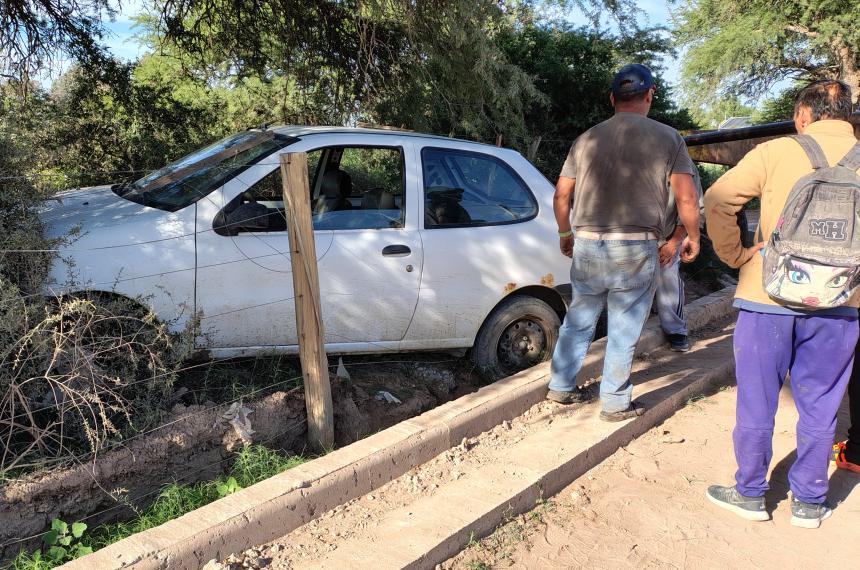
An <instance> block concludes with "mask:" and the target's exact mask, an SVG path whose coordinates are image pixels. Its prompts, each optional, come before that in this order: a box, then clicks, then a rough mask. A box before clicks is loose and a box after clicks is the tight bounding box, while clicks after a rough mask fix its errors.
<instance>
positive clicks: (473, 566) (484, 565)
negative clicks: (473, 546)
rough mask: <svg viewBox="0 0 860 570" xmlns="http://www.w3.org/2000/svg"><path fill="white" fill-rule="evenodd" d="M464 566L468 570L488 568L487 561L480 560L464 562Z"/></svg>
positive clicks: (487, 569)
mask: <svg viewBox="0 0 860 570" xmlns="http://www.w3.org/2000/svg"><path fill="white" fill-rule="evenodd" d="M466 568H468V569H469V570H490V567H489V566H488V565H487V563H486V562H481V561H480V560H472V561H471V562H468V563H466Z"/></svg>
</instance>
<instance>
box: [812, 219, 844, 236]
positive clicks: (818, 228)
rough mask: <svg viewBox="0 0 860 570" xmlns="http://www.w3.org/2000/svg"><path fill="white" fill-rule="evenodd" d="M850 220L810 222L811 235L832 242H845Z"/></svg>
mask: <svg viewBox="0 0 860 570" xmlns="http://www.w3.org/2000/svg"><path fill="white" fill-rule="evenodd" d="M847 223H848V220H809V235H811V236H821V237H823V238H824V239H826V240H830V241H845V239H846V238H847V237H848V236H846V235H845V225H846V224H847Z"/></svg>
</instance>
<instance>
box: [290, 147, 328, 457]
mask: <svg viewBox="0 0 860 570" xmlns="http://www.w3.org/2000/svg"><path fill="white" fill-rule="evenodd" d="M281 179H282V182H283V185H284V205H285V206H286V218H287V235H288V236H289V239H290V264H291V265H292V270H293V291H294V292H295V303H296V331H297V333H298V338H299V359H300V361H301V364H302V377H303V378H304V383H305V404H306V406H307V409H308V443H309V444H310V445H311V446H312V447H314V448H316V449H317V450H318V451H324V450H327V449H331V448H332V447H333V446H334V412H333V408H332V402H331V384H329V379H328V357H326V354H325V346H324V342H325V336H324V332H323V323H322V311H321V309H320V283H319V273H318V271H317V251H316V245H315V244H314V232H313V227H312V225H311V193H310V186H309V183H308V158H307V155H306V154H305V153H303V152H294V153H289V154H283V155H281Z"/></svg>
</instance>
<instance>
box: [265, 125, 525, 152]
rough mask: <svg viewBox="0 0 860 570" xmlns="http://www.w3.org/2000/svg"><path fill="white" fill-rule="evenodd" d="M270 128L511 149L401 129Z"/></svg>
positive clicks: (292, 133)
mask: <svg viewBox="0 0 860 570" xmlns="http://www.w3.org/2000/svg"><path fill="white" fill-rule="evenodd" d="M268 130H270V131H273V132H275V133H277V134H279V135H286V136H289V137H297V138H303V137H307V136H310V135H322V134H326V135H328V134H339V133H342V134H363V135H388V136H397V137H415V138H420V139H429V140H438V141H446V142H457V143H464V144H470V145H476V146H480V147H483V148H486V147H490V148H494V149H499V150H511V149H505V148H503V147H497V146H495V145H490V144H486V143H482V142H476V141H469V140H463V139H456V138H453V137H443V136H440V135H429V134H426V133H418V132H414V131H405V130H400V129H393V128H391V129H388V128H367V127H331V126H320V127H308V126H301V125H277V126H272V127H268Z"/></svg>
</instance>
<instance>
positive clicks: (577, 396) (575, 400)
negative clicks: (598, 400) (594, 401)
mask: <svg viewBox="0 0 860 570" xmlns="http://www.w3.org/2000/svg"><path fill="white" fill-rule="evenodd" d="M546 399H547V400H552V401H553V402H558V403H559V404H581V403H583V402H587V401H588V400H590V399H591V396H590V395H589V394H588V391H586V390H583V389H582V388H579V387H577V388H575V389H574V390H571V391H570V392H562V391H559V390H550V391H549V392H547V393H546Z"/></svg>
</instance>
